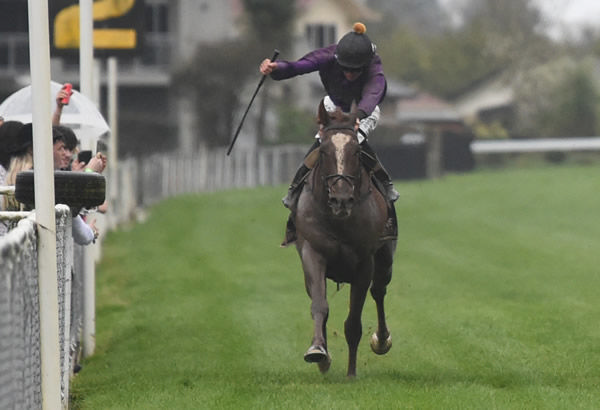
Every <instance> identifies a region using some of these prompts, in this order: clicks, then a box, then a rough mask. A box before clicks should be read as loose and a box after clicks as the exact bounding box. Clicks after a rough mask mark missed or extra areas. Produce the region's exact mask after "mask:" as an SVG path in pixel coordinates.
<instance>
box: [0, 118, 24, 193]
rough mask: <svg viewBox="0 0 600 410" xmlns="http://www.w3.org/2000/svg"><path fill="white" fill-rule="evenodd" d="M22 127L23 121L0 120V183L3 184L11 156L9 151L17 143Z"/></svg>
mask: <svg viewBox="0 0 600 410" xmlns="http://www.w3.org/2000/svg"><path fill="white" fill-rule="evenodd" d="M0 118H1V117H0ZM22 127H23V123H22V122H20V121H4V120H2V123H1V125H0V185H5V178H6V172H7V171H8V168H9V166H10V159H11V156H12V155H11V153H10V151H11V149H12V147H13V146H15V145H16V144H17V139H18V137H19V131H20V130H21V128H22Z"/></svg>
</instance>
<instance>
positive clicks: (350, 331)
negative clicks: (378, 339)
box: [344, 264, 373, 377]
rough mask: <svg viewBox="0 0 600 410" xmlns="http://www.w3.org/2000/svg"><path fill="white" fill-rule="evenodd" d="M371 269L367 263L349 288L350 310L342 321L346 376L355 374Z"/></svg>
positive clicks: (370, 265) (371, 266)
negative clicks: (344, 339)
mask: <svg viewBox="0 0 600 410" xmlns="http://www.w3.org/2000/svg"><path fill="white" fill-rule="evenodd" d="M372 269H373V265H372V264H369V268H368V269H365V270H363V273H362V274H359V275H358V276H359V277H358V279H357V281H355V282H354V283H352V285H351V288H350V310H349V312H348V317H347V318H346V321H345V322H344V333H345V335H346V343H348V377H355V376H356V356H357V352H358V344H359V343H360V338H361V337H362V320H361V316H362V311H363V306H364V304H365V299H366V297H367V290H368V289H369V284H370V282H371V272H372Z"/></svg>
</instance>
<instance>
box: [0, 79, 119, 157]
mask: <svg viewBox="0 0 600 410" xmlns="http://www.w3.org/2000/svg"><path fill="white" fill-rule="evenodd" d="M61 88H62V84H59V83H57V82H54V81H51V82H50V93H51V95H52V101H51V105H50V106H51V107H53V110H54V108H56V102H55V100H56V94H58V92H59V91H60V89H61ZM32 109H33V103H32V100H31V86H30V85H28V86H27V87H24V88H21V89H20V90H18V91H15V92H14V93H13V94H11V95H10V96H8V97H7V98H6V100H4V101H3V102H2V104H0V115H1V116H2V117H4V120H5V121H21V122H23V123H28V122H31V112H32ZM49 115H50V116H51V115H52V112H50V113H49ZM60 123H61V125H65V126H67V127H70V128H72V129H73V131H74V132H75V134H76V135H77V137H78V138H79V139H80V140H81V142H82V145H83V146H85V145H88V144H86V142H90V143H91V144H93V146H94V148H95V144H96V142H97V141H98V139H99V138H101V137H103V136H105V134H106V133H108V132H110V128H109V127H108V124H107V123H106V121H105V120H104V117H103V116H102V114H100V111H98V108H96V105H95V104H94V103H93V102H92V100H90V99H89V98H87V97H86V96H85V95H83V94H81V93H80V92H79V91H76V90H73V94H72V95H71V98H70V100H69V104H68V105H65V106H64V107H63V110H62V115H61V117H60Z"/></svg>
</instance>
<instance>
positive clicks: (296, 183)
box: [281, 163, 310, 209]
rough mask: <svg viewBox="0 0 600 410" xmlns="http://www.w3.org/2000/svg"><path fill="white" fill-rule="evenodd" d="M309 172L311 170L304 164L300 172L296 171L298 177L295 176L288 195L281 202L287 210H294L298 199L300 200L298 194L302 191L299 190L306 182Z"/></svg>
mask: <svg viewBox="0 0 600 410" xmlns="http://www.w3.org/2000/svg"><path fill="white" fill-rule="evenodd" d="M308 171H310V168H308V167H307V166H306V165H304V163H302V165H300V168H298V171H296V175H294V179H293V180H292V183H291V185H290V187H289V188H288V192H287V195H286V196H285V197H284V198H283V199H282V200H281V202H283V205H284V206H285V207H286V208H288V209H292V207H293V206H294V204H295V203H296V199H298V198H297V196H298V195H297V193H298V192H299V191H300V189H299V188H300V187H301V186H302V182H303V181H304V177H305V176H306V174H308Z"/></svg>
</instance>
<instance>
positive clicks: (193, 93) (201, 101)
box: [174, 40, 258, 146]
mask: <svg viewBox="0 0 600 410" xmlns="http://www.w3.org/2000/svg"><path fill="white" fill-rule="evenodd" d="M257 55H258V53H257V52H256V43H255V42H241V41H233V40H230V41H223V42H219V43H215V44H203V45H201V46H199V47H198V49H197V51H196V54H195V55H194V57H193V59H192V61H190V62H189V63H188V64H186V65H185V66H184V67H183V68H181V69H180V70H178V71H177V72H176V73H175V74H174V80H175V85H176V86H177V87H178V89H179V90H180V91H181V92H183V93H186V94H187V95H188V96H189V97H190V98H191V100H192V102H193V104H194V105H195V107H196V111H197V118H198V125H199V129H200V130H202V134H201V135H200V136H199V137H201V138H203V140H204V142H205V143H206V144H207V145H208V146H222V145H227V143H228V142H229V139H230V138H231V135H232V134H233V126H234V125H233V123H234V117H235V114H236V112H237V111H238V109H239V106H240V97H241V93H242V92H243V91H244V87H243V86H242V85H243V84H245V83H246V81H247V80H248V79H249V77H251V75H252V74H255V73H256V61H257V59H258V57H257Z"/></svg>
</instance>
